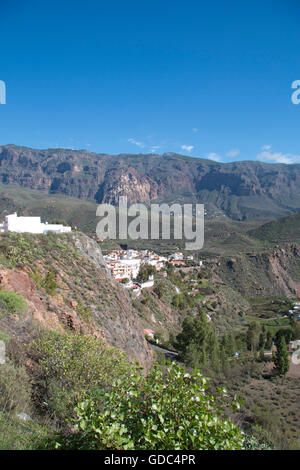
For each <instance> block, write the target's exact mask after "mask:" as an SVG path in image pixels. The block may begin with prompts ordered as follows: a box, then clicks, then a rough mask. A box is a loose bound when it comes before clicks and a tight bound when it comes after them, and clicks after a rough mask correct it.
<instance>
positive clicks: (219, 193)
mask: <svg viewBox="0 0 300 470" xmlns="http://www.w3.org/2000/svg"><path fill="white" fill-rule="evenodd" d="M0 183H3V184H9V185H18V186H20V187H23V188H30V189H35V190H39V191H40V192H42V193H45V194H63V195H66V196H71V197H74V198H78V199H82V200H88V201H93V202H96V203H104V202H105V203H112V204H117V203H118V198H119V196H121V195H126V196H127V198H128V201H129V202H130V203H132V202H144V203H147V204H149V203H151V202H152V201H153V202H154V201H155V202H162V201H164V202H168V203H172V202H178V203H181V204H182V203H191V202H193V203H195V202H198V203H204V204H205V208H206V211H207V214H208V217H210V218H216V217H224V216H226V217H229V218H230V219H233V220H246V219H256V218H263V219H268V218H269V219H272V218H278V217H283V216H286V215H289V214H292V213H296V212H299V211H300V165H298V164H293V165H285V164H267V163H262V162H255V161H240V162H234V163H219V162H214V161H211V160H205V159H201V158H192V157H186V156H183V155H178V154H175V153H164V154H162V155H155V154H147V155H145V154H120V155H107V154H98V153H91V152H88V151H86V150H70V149H48V150H37V149H31V148H27V147H19V146H15V145H4V146H0Z"/></svg>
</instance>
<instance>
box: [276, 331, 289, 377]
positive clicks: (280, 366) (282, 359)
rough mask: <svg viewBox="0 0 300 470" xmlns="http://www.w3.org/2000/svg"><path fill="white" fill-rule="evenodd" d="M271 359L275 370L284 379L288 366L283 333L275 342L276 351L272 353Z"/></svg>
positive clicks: (287, 354)
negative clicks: (276, 342) (277, 341)
mask: <svg viewBox="0 0 300 470" xmlns="http://www.w3.org/2000/svg"><path fill="white" fill-rule="evenodd" d="M273 361H274V366H275V370H276V372H277V373H278V375H279V376H280V377H282V379H284V377H285V376H286V374H287V372H288V371H289V368H290V361H289V353H288V350H287V346H286V342H285V337H284V335H282V336H281V337H280V341H279V343H278V344H277V351H276V353H275V354H274V355H273Z"/></svg>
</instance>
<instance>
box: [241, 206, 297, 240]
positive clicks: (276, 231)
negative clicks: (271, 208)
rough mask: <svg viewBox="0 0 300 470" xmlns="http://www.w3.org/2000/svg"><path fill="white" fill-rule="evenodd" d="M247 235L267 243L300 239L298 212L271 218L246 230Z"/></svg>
mask: <svg viewBox="0 0 300 470" xmlns="http://www.w3.org/2000/svg"><path fill="white" fill-rule="evenodd" d="M248 235H249V236H251V237H253V238H256V239H258V240H261V241H263V242H269V243H285V242H299V241H300V213H299V212H298V213H297V214H293V215H290V216H288V217H282V218H280V219H277V220H273V221H271V222H268V223H266V224H263V225H261V226H260V227H258V228H256V229H253V230H250V231H248Z"/></svg>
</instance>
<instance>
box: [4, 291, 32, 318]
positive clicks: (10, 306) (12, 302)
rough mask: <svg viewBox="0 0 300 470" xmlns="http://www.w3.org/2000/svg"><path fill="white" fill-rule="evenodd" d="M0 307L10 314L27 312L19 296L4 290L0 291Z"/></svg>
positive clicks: (24, 303)
mask: <svg viewBox="0 0 300 470" xmlns="http://www.w3.org/2000/svg"><path fill="white" fill-rule="evenodd" d="M1 306H2V307H3V308H4V309H5V310H6V311H7V312H8V313H11V314H15V313H16V314H22V313H25V312H26V310H27V304H26V302H25V300H24V298H23V297H22V296H21V295H18V294H16V293H15V292H12V291H6V290H4V289H1V290H0V307H1Z"/></svg>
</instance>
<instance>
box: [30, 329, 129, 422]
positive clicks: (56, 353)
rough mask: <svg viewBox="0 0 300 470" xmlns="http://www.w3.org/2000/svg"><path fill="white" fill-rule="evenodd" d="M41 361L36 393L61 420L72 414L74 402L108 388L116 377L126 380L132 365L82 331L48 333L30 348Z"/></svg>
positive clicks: (50, 411)
mask: <svg viewBox="0 0 300 470" xmlns="http://www.w3.org/2000/svg"><path fill="white" fill-rule="evenodd" d="M29 354H30V357H31V358H32V359H34V360H35V361H36V362H37V363H38V364H39V370H38V374H36V377H35V394H36V396H37V400H38V402H39V403H42V402H46V403H47V412H48V414H50V415H51V416H55V417H56V418H57V419H66V418H67V417H69V416H70V415H71V412H72V409H73V406H74V403H77V402H78V401H80V400H83V399H85V398H87V397H88V396H90V395H93V394H98V393H100V392H101V390H107V389H109V388H110V386H111V382H112V380H113V379H114V377H122V380H123V381H126V377H127V374H128V372H129V371H130V365H129V364H128V362H127V361H126V358H125V356H124V354H122V353H121V352H120V351H118V350H116V349H113V348H107V346H105V345H104V344H103V343H102V342H101V341H98V340H96V339H95V338H93V337H91V336H83V335H80V334H64V335H62V334H59V333H56V332H47V333H46V332H45V333H43V334H42V336H41V337H40V338H39V339H38V340H36V341H34V342H33V343H32V344H31V345H30V347H29Z"/></svg>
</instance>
